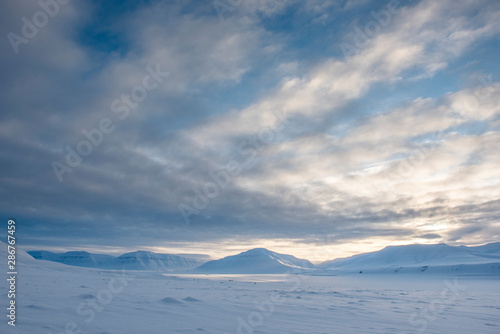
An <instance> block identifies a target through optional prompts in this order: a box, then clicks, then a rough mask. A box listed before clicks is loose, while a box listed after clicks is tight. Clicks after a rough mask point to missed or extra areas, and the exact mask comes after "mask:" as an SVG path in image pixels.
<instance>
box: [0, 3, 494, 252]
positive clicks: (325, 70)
mask: <svg viewBox="0 0 500 334" xmlns="http://www.w3.org/2000/svg"><path fill="white" fill-rule="evenodd" d="M231 3H232V5H231ZM214 4H215V5H214ZM221 4H225V5H223V7H220V6H221ZM0 6H2V10H1V14H0V15H1V16H2V19H1V20H0V22H1V23H0V26H1V28H2V32H3V34H4V36H5V38H3V39H2V43H3V45H2V54H1V62H0V63H1V65H0V66H1V70H2V76H1V79H0V82H1V85H2V89H1V93H0V94H1V102H0V103H1V114H0V146H1V150H0V152H1V153H0V156H1V159H2V164H1V170H2V173H1V174H0V175H1V177H0V185H1V187H0V188H1V189H2V190H1V191H2V193H1V197H2V200H1V201H0V216H1V217H3V219H4V220H7V219H8V218H15V219H16V220H17V221H18V226H19V239H20V242H21V243H22V244H23V245H24V246H25V247H26V248H27V249H48V250H70V249H83V250H89V251H94V252H111V253H112V252H124V251H130V250H136V249H145V250H153V251H159V252H173V253H187V252H193V253H208V254H210V255H212V256H214V257H218V256H223V255H227V254H231V253H234V252H237V251H242V250H246V249H249V248H252V247H268V248H271V249H273V250H275V251H280V252H284V253H285V252H286V253H291V254H293V255H296V256H300V257H305V258H309V259H311V260H316V261H320V260H327V259H332V258H336V257H340V256H346V255H350V254H354V253H359V252H363V251H371V250H376V249H379V248H382V247H384V246H386V245H397V244H410V243H439V242H446V243H449V244H452V245H461V244H464V245H478V244H483V243H487V242H493V241H498V240H499V238H500V222H499V216H500V192H499V189H500V187H499V184H500V174H499V170H500V169H499V168H498V167H499V166H500V160H499V159H500V157H499V154H498V152H499V148H500V147H499V145H500V144H499V143H500V140H499V139H500V132H499V130H500V129H499V126H500V118H499V113H500V109H499V107H498V106H499V103H498V102H499V97H500V84H499V83H498V82H499V80H500V79H499V78H500V77H499V63H498V52H499V42H500V38H499V37H500V23H499V22H500V3H498V2H497V1H494V0H490V1H488V0H479V1H472V0H465V1H460V2H456V1H451V0H444V1H425V0H422V1H416V0H412V1H409V0H407V1H403V0H401V1H389V2H380V1H370V0H344V1H336V0H330V1H326V0H310V1H295V0H269V1H265V0H241V1H236V2H235V1H233V2H225V1H224V0H221V1H219V2H215V1H214V2H210V1H153V0H151V1H106V2H101V1H76V0H73V1H69V2H68V3H65V2H64V1H62V0H60V1H56V0H45V1H43V0H42V2H40V3H38V2H33V1H7V2H3V3H2V4H1V5H0ZM224 6H226V7H224ZM216 7H218V8H219V9H220V8H225V9H226V11H224V12H221V11H220V10H219V12H218V10H217V8H216ZM44 8H45V9H44ZM27 22H28V23H27ZM30 25H31V28H32V30H30ZM33 29H35V30H36V31H35V32H33ZM345 50H351V51H353V52H347V53H346V52H345Z"/></svg>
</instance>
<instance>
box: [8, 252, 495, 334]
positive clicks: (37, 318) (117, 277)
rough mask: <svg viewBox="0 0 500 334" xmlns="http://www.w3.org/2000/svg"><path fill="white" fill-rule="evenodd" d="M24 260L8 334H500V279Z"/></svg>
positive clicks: (20, 257)
mask: <svg viewBox="0 0 500 334" xmlns="http://www.w3.org/2000/svg"><path fill="white" fill-rule="evenodd" d="M2 246H3V245H2ZM2 248H4V247H2ZM2 255H4V254H2ZM18 261H19V262H20V263H19V267H18V272H19V275H18V282H17V303H18V306H17V325H16V327H15V328H14V327H11V326H9V325H7V320H8V319H7V318H6V316H5V315H4V316H2V317H3V318H4V320H3V321H2V322H1V323H0V333H6V334H7V333H9V334H10V333H22V334H25V333H26V334H32V333H35V334H38V333H41V334H44V333H47V334H48V333H53V334H60V333H96V334H112V333H113V334H115V333H116V334H118V333H120V334H121V333H134V334H137V333H144V334H148V333H217V334H223V333H286V334H293V333H308V334H312V333H370V334H371V333H499V332H500V277H499V276H498V275H472V274H471V273H466V272H463V271H462V272H460V274H459V275H453V274H451V273H445V274H431V273H427V272H420V273H418V274H417V273H415V274H413V273H407V274H394V273H393V274H372V275H365V274H357V275H341V276H305V275H296V274H277V275H228V274H226V275H224V274H223V275H206V274H191V275H179V274H162V273H161V272H146V271H117V270H114V271H112V270H102V269H91V268H81V267H74V266H68V265H63V264H59V263H54V262H49V261H37V260H34V259H31V258H30V257H29V255H27V254H25V253H24V254H23V253H21V252H20V253H19V254H18ZM1 282H2V283H1V284H0V289H1V290H0V291H1V295H2V300H3V301H4V302H3V303H4V305H5V301H7V296H6V295H7V293H6V292H7V282H6V280H2V281H1ZM4 313H5V314H6V313H7V311H6V309H5V308H4Z"/></svg>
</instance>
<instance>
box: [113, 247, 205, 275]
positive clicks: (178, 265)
mask: <svg viewBox="0 0 500 334" xmlns="http://www.w3.org/2000/svg"><path fill="white" fill-rule="evenodd" d="M203 263H204V261H200V260H197V259H191V258H187V257H182V256H178V255H171V254H158V253H152V252H145V251H137V252H133V253H126V254H123V255H120V256H118V257H117V258H115V265H117V266H119V267H120V268H123V269H125V270H172V269H173V270H180V269H192V268H195V267H198V266H199V265H201V264H203Z"/></svg>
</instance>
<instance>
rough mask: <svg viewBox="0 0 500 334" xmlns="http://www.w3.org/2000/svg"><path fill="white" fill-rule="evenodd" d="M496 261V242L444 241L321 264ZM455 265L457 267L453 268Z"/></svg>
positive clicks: (499, 254)
mask: <svg viewBox="0 0 500 334" xmlns="http://www.w3.org/2000/svg"><path fill="white" fill-rule="evenodd" d="M491 263H500V243H494V244H487V245H483V246H478V247H465V246H460V247H454V246H449V245H446V244H437V245H406V246H388V247H386V248H384V249H382V250H380V251H377V252H371V253H364V254H358V255H354V256H351V257H348V258H341V259H335V260H333V261H328V262H325V263H322V264H321V265H320V266H319V268H321V269H329V270H360V271H362V270H366V269H368V270H370V269H371V270H372V269H375V268H378V269H394V268H396V269H403V268H405V267H406V268H407V267H418V268H423V270H427V269H428V267H440V268H441V270H444V267H447V266H448V267H449V266H477V265H483V264H491ZM457 268H458V267H457Z"/></svg>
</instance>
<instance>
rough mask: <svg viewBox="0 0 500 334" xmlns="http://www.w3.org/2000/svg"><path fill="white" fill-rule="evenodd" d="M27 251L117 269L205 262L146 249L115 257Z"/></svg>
mask: <svg viewBox="0 0 500 334" xmlns="http://www.w3.org/2000/svg"><path fill="white" fill-rule="evenodd" d="M28 253H29V254H30V255H31V256H33V257H34V258H35V259H37V260H47V261H53V262H59V263H63V264H67V265H70V266H78V267H89V268H101V269H117V270H121V269H123V270H163V271H169V270H188V269H193V268H195V267H198V266H199V265H201V264H203V263H204V262H206V261H202V260H198V259H193V258H188V257H185V256H178V255H171V254H158V253H153V252H146V251H137V252H132V253H126V254H123V255H120V256H117V257H114V256H111V255H103V254H92V253H88V252H83V251H73V252H66V253H52V252H47V251H29V252H28Z"/></svg>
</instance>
